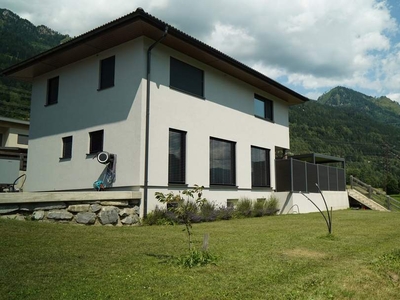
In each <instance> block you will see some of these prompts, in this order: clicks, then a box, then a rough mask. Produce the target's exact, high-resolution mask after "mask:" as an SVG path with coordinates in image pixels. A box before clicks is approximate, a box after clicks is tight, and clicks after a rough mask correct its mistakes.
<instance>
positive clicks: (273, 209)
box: [265, 196, 279, 216]
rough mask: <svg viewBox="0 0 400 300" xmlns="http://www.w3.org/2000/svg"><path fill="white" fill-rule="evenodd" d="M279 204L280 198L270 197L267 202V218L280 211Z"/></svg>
mask: <svg viewBox="0 0 400 300" xmlns="http://www.w3.org/2000/svg"><path fill="white" fill-rule="evenodd" d="M278 204H279V201H278V198H276V197H275V196H270V197H269V198H268V200H267V201H265V214H266V215H267V216H271V215H276V213H277V212H278V211H279V208H278Z"/></svg>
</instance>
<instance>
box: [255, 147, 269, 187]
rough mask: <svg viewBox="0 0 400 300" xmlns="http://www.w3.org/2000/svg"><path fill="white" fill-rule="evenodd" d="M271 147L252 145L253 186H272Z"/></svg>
mask: <svg viewBox="0 0 400 300" xmlns="http://www.w3.org/2000/svg"><path fill="white" fill-rule="evenodd" d="M269 153H270V150H269V149H264V148H259V147H254V146H252V147H251V183H252V186H253V187H270V186H271V183H270V171H269V169H270V165H269Z"/></svg>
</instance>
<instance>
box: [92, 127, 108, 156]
mask: <svg viewBox="0 0 400 300" xmlns="http://www.w3.org/2000/svg"><path fill="white" fill-rule="evenodd" d="M89 138H90V144H89V154H96V153H99V152H101V151H103V141H104V130H97V131H92V132H89Z"/></svg>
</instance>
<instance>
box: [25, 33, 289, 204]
mask: <svg viewBox="0 0 400 300" xmlns="http://www.w3.org/2000/svg"><path fill="white" fill-rule="evenodd" d="M151 43H152V41H150V40H148V39H143V38H139V39H136V40H134V41H131V42H129V43H126V44H124V45H121V46H118V47H115V48H112V49H109V50H107V51H105V52H102V53H101V54H99V55H96V56H93V57H90V58H87V59H84V60H82V61H79V62H76V63H74V64H71V65H69V66H67V67H64V68H61V69H58V70H56V71H53V72H50V73H48V74H45V75H44V76H41V77H38V78H35V80H34V83H33V91H32V109H31V131H30V144H29V146H30V152H29V160H28V178H27V183H26V189H27V190H29V191H52V190H82V189H92V184H93V182H94V181H95V180H97V179H98V178H99V176H100V174H101V173H102V171H103V170H104V168H105V166H104V165H101V164H99V163H97V161H96V160H93V159H92V157H87V156H86V153H88V147H89V132H92V131H96V130H101V129H103V130H104V150H105V151H108V152H111V153H115V154H117V156H118V160H117V179H116V182H115V183H114V187H115V188H120V189H139V187H140V186H143V183H144V149H145V145H144V135H145V127H144V126H145V99H146V79H145V76H146V51H147V49H148V46H149V45H150V44H151ZM112 55H115V57H116V58H115V61H116V66H115V86H114V87H112V88H109V89H105V90H102V91H97V88H98V81H99V74H98V73H99V61H100V60H101V59H104V58H107V57H110V56H112ZM171 56H173V57H175V58H177V59H179V60H182V61H184V62H186V63H189V64H190V65H193V66H195V67H198V68H200V69H202V70H204V80H205V83H204V87H205V88H204V92H205V97H204V98H205V99H201V98H198V97H194V96H190V95H188V94H186V93H182V92H178V91H176V90H173V89H170V87H169V77H170V76H169V74H170V70H169V65H170V57H171ZM55 76H59V96H58V103H57V104H54V105H50V106H47V107H45V102H46V89H47V80H48V79H49V78H53V77H55ZM150 86H151V97H150V98H151V109H150V148H149V155H150V160H149V187H150V188H149V193H148V196H149V199H148V210H149V211H150V210H151V209H153V208H154V207H155V205H156V204H157V202H156V199H155V197H154V193H155V192H156V191H164V192H167V191H169V190H175V191H177V190H179V189H181V190H182V189H183V188H185V186H178V187H176V186H168V139H169V129H170V128H173V129H178V130H182V131H186V132H187V135H186V184H187V185H188V186H189V187H190V186H193V185H194V184H198V185H204V186H205V188H206V189H205V192H204V196H205V197H207V198H208V199H210V200H212V201H216V202H217V203H218V204H221V205H226V200H227V199H238V198H240V197H243V196H246V197H250V198H253V199H256V198H268V197H269V195H270V194H271V192H272V190H273V188H274V187H275V164H274V159H275V147H276V146H277V147H282V148H289V128H288V125H289V122H288V107H287V106H286V104H285V103H284V102H283V101H281V100H280V99H277V98H276V97H274V96H272V95H269V94H268V93H266V92H263V91H261V90H258V89H256V88H254V87H252V86H250V85H248V84H246V83H243V82H241V81H239V80H237V79H236V78H233V77H231V76H228V75H226V74H224V73H222V72H220V71H217V70H215V69H213V68H211V67H209V66H207V65H205V64H202V63H199V62H198V61H196V60H194V59H191V58H189V57H187V56H185V55H183V54H181V53H178V52H176V51H174V50H172V49H170V48H167V47H165V46H163V45H161V44H160V45H158V46H157V47H156V48H154V49H153V51H152V70H151V85H150ZM255 93H257V94H259V95H262V96H264V97H266V98H268V99H270V100H272V101H273V107H274V122H269V121H266V120H262V119H259V118H256V117H255V116H254V102H253V101H254V94H255ZM70 135H72V136H73V148H72V158H71V159H68V160H60V156H61V153H62V138H63V137H66V136H70ZM210 137H215V138H220V139H224V140H229V141H233V142H235V143H236V149H235V150H236V151H235V152H236V160H235V161H236V187H228V188H223V187H218V188H216V187H212V186H211V187H210V183H209V157H210V155H209V147H210V146H209V141H210ZM251 146H257V147H262V148H266V149H269V150H270V175H271V176H270V177H271V188H262V189H252V186H251ZM140 190H141V191H143V188H140Z"/></svg>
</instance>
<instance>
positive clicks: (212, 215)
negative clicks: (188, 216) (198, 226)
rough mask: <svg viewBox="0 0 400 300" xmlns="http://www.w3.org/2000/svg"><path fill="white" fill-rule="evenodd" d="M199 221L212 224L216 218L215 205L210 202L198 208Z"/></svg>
mask: <svg viewBox="0 0 400 300" xmlns="http://www.w3.org/2000/svg"><path fill="white" fill-rule="evenodd" d="M200 216H201V220H202V221H204V222H213V221H215V220H216V219H217V217H218V211H217V208H216V206H215V203H213V202H210V201H205V202H204V203H203V205H202V206H201V207H200Z"/></svg>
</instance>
